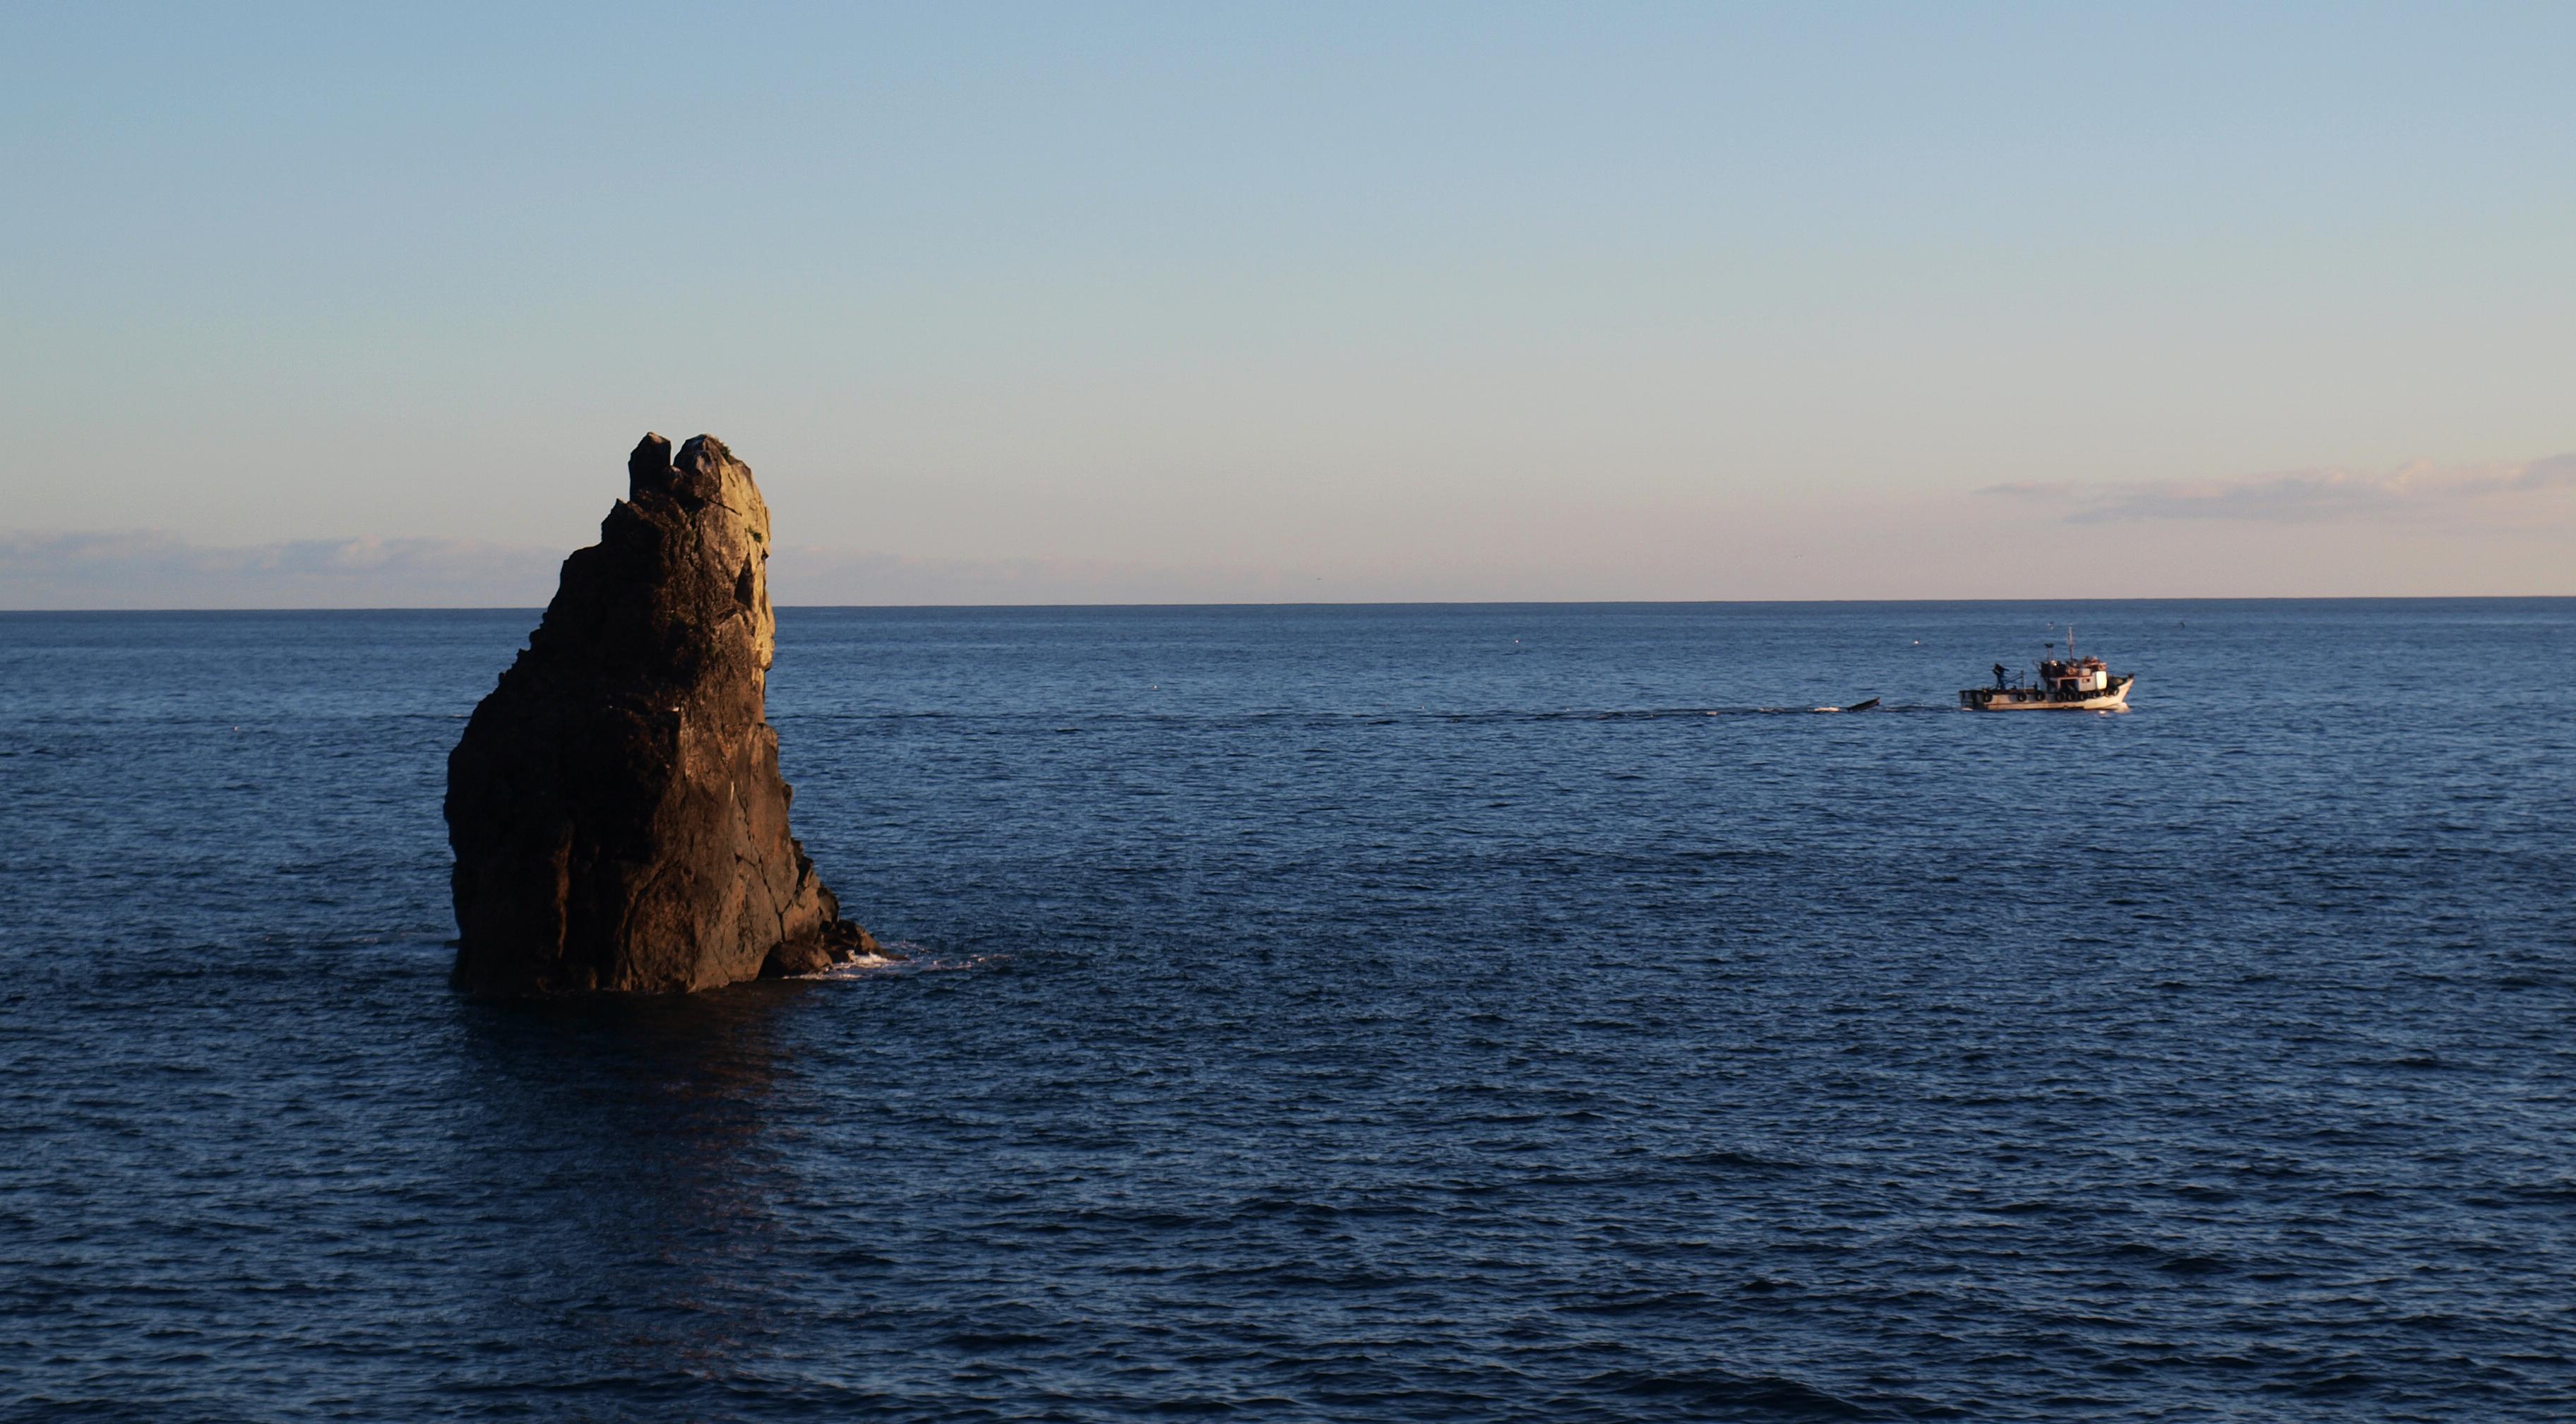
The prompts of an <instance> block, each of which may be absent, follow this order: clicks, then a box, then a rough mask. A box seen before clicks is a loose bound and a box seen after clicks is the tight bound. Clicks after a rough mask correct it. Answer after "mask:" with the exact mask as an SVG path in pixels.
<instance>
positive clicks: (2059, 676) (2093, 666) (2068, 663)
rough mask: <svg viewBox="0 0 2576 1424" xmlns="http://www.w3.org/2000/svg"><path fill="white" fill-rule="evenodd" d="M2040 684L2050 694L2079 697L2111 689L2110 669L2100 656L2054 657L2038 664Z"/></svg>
mask: <svg viewBox="0 0 2576 1424" xmlns="http://www.w3.org/2000/svg"><path fill="white" fill-rule="evenodd" d="M2039 682H2040V686H2042V687H2045V688H2047V689H2048V691H2049V694H2050V695H2051V696H2057V695H2064V696H2069V697H2081V696H2083V695H2085V694H2087V693H2093V692H2108V691H2110V690H2111V670H2110V668H2108V667H2106V666H2104V665H2103V662H2102V660H2101V659H2100V658H2076V657H2068V658H2055V659H2051V660H2049V661H2047V662H2043V663H2041V664H2040V665H2039Z"/></svg>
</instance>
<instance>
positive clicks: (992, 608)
mask: <svg viewBox="0 0 2576 1424" xmlns="http://www.w3.org/2000/svg"><path fill="white" fill-rule="evenodd" d="M2533 602H2560V603H2568V602H2576V593H2319V594H2303V593H2290V594H2282V593H2265V594H2241V595H2240V594H2198V593H2196V594H2132V595H2123V596H2116V597H2114V596H2104V595H2100V594H2085V595H2076V596H2067V597H2052V596H2046V595H2036V594H2035V595H2030V596H2027V597H2011V598H1459V599H1304V600H1297V601H1287V600H1279V601H1255V602H1244V601H1237V602H1212V603H1170V602H1111V603H777V604H772V605H771V606H770V607H771V611H772V612H773V613H783V612H787V611H789V610H791V609H792V610H795V611H799V612H811V613H846V612H887V613H898V612H921V613H940V612H958V613H965V612H1014V611H1019V612H1065V611H1085V610H1098V609H1148V610H1150V609H1196V608H1207V609H1217V608H1708V607H1720V606H1724V607H1745V608H1758V607H1803V606H1812V605H1818V604H1870V603H1882V604H1885V603H1893V604H1936V603H1944V604H1980V603H1992V604H2008V603H2067V604H2085V603H2533ZM546 608H547V605H546V604H542V603H527V604H517V603H456V604H412V603H386V604H345V605H331V606H327V607H326V606H313V607H277V606H268V607H238V608H181V607H169V608H0V617H6V618H34V617H83V618H86V617H107V616H118V615H127V616H166V615H170V614H184V613H194V614H210V615H211V614H243V613H273V614H308V613H534V614H543V613H544V612H545V610H546Z"/></svg>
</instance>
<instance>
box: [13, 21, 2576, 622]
mask: <svg viewBox="0 0 2576 1424" xmlns="http://www.w3.org/2000/svg"><path fill="white" fill-rule="evenodd" d="M0 45H5V48H6V51H7V52H8V53H9V54H10V55H11V57H12V61H13V63H12V77H11V82H10V84H9V85H7V86H5V87H0V191H5V192H7V193H8V194H10V195H11V203H10V206H11V212H10V214H9V216H8V218H7V220H6V221H5V222H0V423H4V424H0V428H5V429H6V431H7V433H8V435H9V437H10V440H11V444H12V447H13V448H12V459H11V461H10V462H9V468H8V473H7V474H6V476H5V479H6V482H7V483H6V496H7V498H6V505H5V507H0V607H20V608H23V607H102V606H206V607H234V606H268V605H316V604H319V605H335V604H337V605H383V604H457V603H475V604H511V605H525V604H532V603H536V602H541V601H542V600H543V599H544V597H545V596H546V594H547V593H548V592H549V591H550V590H551V587H552V580H553V569H554V566H555V563H556V561H557V560H559V559H560V557H561V556H562V554H563V553H564V552H565V551H566V550H568V549H570V548H572V547H574V546H576V545H579V544H582V543H586V542H589V541H590V540H591V539H592V538H594V537H595V535H596V529H597V524H598V520H599V518H600V516H601V515H602V514H603V513H604V512H605V511H606V509H607V507H608V505H609V503H610V501H611V500H613V499H614V498H615V496H616V495H617V494H618V493H619V492H620V491H621V489H622V470H623V461H624V455H625V452H626V450H627V449H628V447H629V446H631V445H632V444H633V443H634V441H635V439H636V437H637V436H638V435H639V434H641V433H642V432H643V431H645V430H646V429H655V430H659V431H661V432H663V433H664V434H667V435H670V436H673V437H675V438H679V437H685V436H687V435H690V434H694V433H697V432H699V431H713V432H715V433H717V434H719V435H721V436H723V437H724V438H725V439H726V440H727V441H728V442H729V443H730V444H731V445H732V446H733V447H734V449H735V450H736V451H737V453H739V454H741V455H742V456H743V457H744V458H745V459H747V460H748V461H749V462H750V463H751V464H752V466H753V467H754V469H755V470H756V471H757V472H758V474H759V478H760V481H761V485H762V488H763V491H764V492H765V494H766V495H767V498H768V500H769V503H770V506H771V509H772V512H773V515H774V517H775V519H776V522H777V534H778V544H779V553H778V555H777V556H776V559H775V561H774V563H773V570H772V574H773V588H774V590H775V592H776V595H777V597H778V598H779V600H780V601H782V602H789V603H794V602H809V603H810V602H886V603H904V602H993V601H999V602H1090V601H1105V602H1119V601H1198V600H1208V601H1231V600H1236V599H1254V600H1262V599H1291V600H1304V599H1327V600H1331V599H1413V598H1420V599H1443V598H1462V599H1487V598H1503V599H1513V598H1532V599H1545V598H1812V597H1925V598H1944V597H1984V596H1996V597H2058V598H2064V597H2084V596H2127V595H2171V596H2192V595H2209V596H2228V595H2244V594H2291V595H2297V594H2318V595H2328V594H2416V593H2425V594H2445V593H2461V594H2468V593H2546V594H2576V558H2570V557H2569V554H2568V550H2569V549H2570V548H2571V547H2576V281H2571V280H2570V279H2571V276H2576V256H2571V254H2576V85H2572V84H2570V83H2569V80H2568V67H2569V63H2570V60H2571V57H2576V7H2569V6H2563V5H2529V6H2503V5H2424V6H2368V5H2277V6H2266V7H2259V8H2257V7H2243V6H2234V5H2225V6H2219V5H2210V6H2195V5H2158V6H2136V7H2128V8H2114V7H2109V6H2062V5H2027V6H1999V5H1977V6H1964V5H1963V6H1920V5H1857V4H1855V5H1818V4H1786V5H1715V4H1710V5H1621V6H1576V5H1570V4H1569V5H1549V6H1538V5H1500V4H1473V5H1433V4H1415V5H1395V6H1359V5H1351V6H1339V5H1321V4H1299V5H1276V6H1267V7H1256V6H1207V5H1202V6H1187V5H1172V6H1129V5H1082V6H1074V5H1056V6H1038V5H1022V6H1001V5H991V6H986V5H940V6H929V5H924V6H916V7H909V8H900V9H897V8H869V9H862V8H857V7H811V8H794V7H747V6H740V5H729V6H725V7H721V8H714V7H710V8H707V9H703V10H686V9H679V8H671V7H642V6H605V5H603V6H596V7H579V6H547V7H524V6H509V7H491V8H485V9H476V8H471V7H463V6H453V5H449V6H437V7H416V8H414V9H412V10H410V11H407V12H397V11H393V10H390V9H379V8H377V7H355V6H321V5H317V6H311V7H302V8H282V7H257V8H253V7H240V8H233V7H179V6H171V7H166V8H134V7H117V6H107V5H98V6H90V5H83V6H51V7H40V6H35V5H17V6H8V7H5V8H0Z"/></svg>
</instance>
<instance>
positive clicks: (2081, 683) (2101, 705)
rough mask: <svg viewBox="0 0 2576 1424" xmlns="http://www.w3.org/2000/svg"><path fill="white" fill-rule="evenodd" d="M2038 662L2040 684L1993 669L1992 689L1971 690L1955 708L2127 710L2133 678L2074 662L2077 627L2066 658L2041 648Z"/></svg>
mask: <svg viewBox="0 0 2576 1424" xmlns="http://www.w3.org/2000/svg"><path fill="white" fill-rule="evenodd" d="M2041 647H2042V648H2043V650H2044V656H2042V657H2041V658H2040V662H2039V680H2038V681H2037V682H2030V681H2027V680H2023V679H2014V678H2008V676H2007V674H2006V673H2005V671H2004V665H2003V664H2002V663H1997V664H1995V685H1994V686H1992V687H1971V688H1968V689H1966V690H1965V691H1962V692H1961V693H1960V694H1959V705H1960V706H1962V707H1965V708H1968V709H1969V710H1970V711H1975V712H2125V711H2127V710H2129V688H2130V687H2131V686H2132V685H2134V684H2135V683H2136V682H2137V680H2138V675H2137V674H2136V673H2132V672H2113V671H2111V669H2110V667H2109V666H2108V665H2106V664H2105V663H2104V662H2103V661H2102V660H2101V659H2100V658H2088V657H2078V656H2077V655H2076V652H2075V627H2074V625H2073V624H2068V625H2067V629H2066V656H2065V657H2062V658H2061V657H2059V656H2057V645H2056V644H2055V643H2045V644H2042V645H2041Z"/></svg>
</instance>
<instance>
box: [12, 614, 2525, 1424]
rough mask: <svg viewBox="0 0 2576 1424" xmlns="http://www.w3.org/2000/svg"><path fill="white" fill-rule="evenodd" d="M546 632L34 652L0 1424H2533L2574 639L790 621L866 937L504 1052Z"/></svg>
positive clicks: (2273, 621) (1795, 626)
mask: <svg viewBox="0 0 2576 1424" xmlns="http://www.w3.org/2000/svg"><path fill="white" fill-rule="evenodd" d="M2068 617H2072V618H2073V619H2075V620H2076V622H2077V625H2078V630H2079V636H2081V637H2082V638H2083V640H2084V642H2085V644H2086V646H2087V648H2088V650H2098V651H2100V652H2101V653H2103V654H2104V655H2105V656H2107V657H2108V658H2109V659H2110V660H2111V662H2112V664H2113V666H2114V667H2115V668H2118V669H2121V670H2124V671H2136V672H2138V673H2139V674H2140V679H2139V683H2138V687H2137V692H2136V695H2135V703H2136V707H2135V710H2134V711H2133V712H2131V713H2129V714H2127V715H2124V716H2094V715H2081V714H2079V715H2030V716H1980V715H1976V714H1970V713H1963V712H1958V711H1955V710H1953V709H1952V707H1951V702H1952V699H1953V695H1954V693H1955V691H1956V690H1957V689H1958V688H1960V687H1963V686H1968V685H1971V684H1973V683H1976V682H1978V681H1981V680H1983V679H1984V677H1985V675H1986V674H1985V669H1986V667H1987V665H1988V664H1989V663H1990V662H1993V661H1995V660H1997V659H1998V658H2002V659H2004V660H2006V661H2010V662H2015V663H2019V662H2026V661H2028V660H2030V658H2031V657H2032V656H2034V655H2035V654H2036V653H2037V652H2038V644H2039V643H2040V641H2041V640H2042V639H2043V638H2044V637H2047V636H2050V634H2049V633H2048V632H2047V631H2046V630H2045V628H2044V625H2045V624H2046V623H2047V622H2048V621H2049V620H2051V619H2063V618H2068ZM532 621H533V615H532V614H529V613H524V612H518V613H510V612H455V613H333V614H196V615H179V614H170V615H140V614H115V615H71V616H61V615H5V616H0V826H5V832H0V975H4V976H5V977H0V1416H5V1417H7V1418H12V1419H17V1418H25V1419H48V1420H51V1419H149V1420H156V1421H189V1420H235V1419H290V1420H305V1419H393V1418H401V1419H442V1418H477V1419H480V1418H496V1419H528V1420H580V1419H597V1420H624V1419H647V1420H661V1419H673V1420H678V1419H689V1420H696V1419H707V1420H727V1419H741V1420H768V1419H811V1418H825V1417H865V1418H884V1419H922V1420H931V1419H938V1420H976V1419H1062V1420H1118V1419H1131V1418H1142V1417H1147V1416H1165V1415H1173V1414H1179V1415H1234V1416H1239V1417H1246V1418H1259V1419H1322V1418H1358V1417H1370V1418H1402V1419H1426V1420H1441V1419H1456V1420H1493V1419H1528V1420H1550V1421H1559V1420H1668V1419H1673V1418H1708V1419H1761V1420H1769V1419H1934V1418H1939V1419H1964V1420H2067V1419H2191V1420H2211V1419H2247V1420H2258V1419H2259V1420H2305V1419H2315V1420H2355V1419H2460V1420H2564V1419H2568V1418H2571V1417H2576V1100H2571V1096H2570V1094H2571V1086H2576V831H2571V827H2576V755H2572V754H2576V716H2571V713H2570V711H2569V704H2568V701H2567V696H2566V684H2567V680H2568V672H2567V669H2568V668H2570V667H2571V666H2576V602H2571V601H2547V600H2541V601H2465V602H2388V603H2369V602H2362V603H2354V602H2320V603H2205V602H2196V603H2102V604H2082V605H2061V606H2051V607H2045V608H2043V607H2037V606H2024V605H2011V604H1833V605H1770V606H1748V605H1714V606H1711V605H1689V606H1621V607H1609V606H1604V607H1547V606H1542V607H1425V608H1277V609H1273V608H1231V609H1088V610H1078V609H1074V610H1000V611H964V610H805V609H791V610H787V611H785V612H784V613H782V615H781V618H780V635H781V636H780V641H781V649H780V656H779V662H778V666H777V669H776V671H775V673H774V675H773V679H772V683H771V712H772V718H773V720H774V721H775V723H776V724H777V726H778V729H779V733H780V737H781V739H782V743H783V752H782V757H783V761H784V764H785V767H786V771H787V774H788V776H789V778H790V779H791V780H792V781H794V782H795V783H796V785H797V790H798V795H797V799H796V805H795V816H796V822H797V826H798V829H799V831H800V833H801V835H802V836H803V838H804V840H805V843H806V846H807V848H808V850H809V851H810V852H811V853H812V854H813V856H814V858H815V860H816V861H817V862H818V863H819V865H820V867H821V869H822V871H823V873H824V875H825V876H826V878H827V879H828V881H829V882H830V883H831V884H832V885H833V886H835V887H836V888H837V889H838V890H839V892H840V893H841V895H842V897H843V899H844V901H845V903H846V905H847V906H848V907H849V909H850V911H851V913H852V914H853V915H854V916H855V917H856V918H858V919H860V920H862V921H863V922H865V923H867V924H868V925H869V926H870V927H872V928H873V929H874V930H875V931H876V932H877V933H878V934H879V935H880V936H881V937H883V938H884V939H886V940H887V941H889V942H890V943H892V944H895V945H896V946H898V947H899V948H901V949H902V950H903V951H904V952H905V953H906V954H907V955H909V956H910V957H909V958H908V959H907V960H906V961H905V962H904V963H902V964H900V965H897V966H891V967H886V968H880V969H875V970H869V971H865V972H856V973H847V974H843V975H841V976H838V977H834V978H830V979H824V980H818V981H802V982H792V983H783V984H762V985H751V986H743V987H740V988H736V989H732V990H727V991H724V992H721V993H717V994H712V995H705V996H700V997H697V998H694V999H687V1000H667V1001H649V1002H605V1003H583V1004H571V1005H551V1006H525V1005H522V1006H493V1005H480V1004H472V1003H467V1002H464V1001H462V1000H460V999H459V998H458V997H456V996H455V995H454V994H452V993H451V992H450V991H449V989H448V988H447V985H446V980H445V975H446V970H447V965H448V959H449V955H450V953H451V950H450V948H449V944H448V941H449V939H450V937H451V936H452V935H453V933H454V926H453V922H452V920H451V918H450V915H449V911H448V904H447V886H446V872H447V854H446V847H445V840H444V829H443V826H442V824H441V822H440V819H439V797H440V793H441V789H442V786H443V782H444V771H445V768H444V758H445V755H446V752H447V750H448V748H449V746H450V745H452V743H453V742H454V740H455V738H456V736H457V734H458V731H459V730H460V728H461V726H462V720H461V719H462V718H463V717H464V715H465V714H466V712H467V711H468V710H469V709H470V708H471V707H472V705H473V703H474V701H475V700H476V699H477V698H478V697H479V696H481V695H482V694H483V693H484V692H485V691H487V690H489V688H490V687H491V685H492V682H493V680H494V678H495V677H496V676H497V675H498V673H499V672H500V670H501V668H502V667H503V666H504V665H505V664H506V663H507V662H508V661H509V659H510V657H511V655H512V653H513V652H514V651H515V650H516V648H517V647H518V646H519V644H520V641H521V639H522V637H523V635H524V634H525V632H526V630H527V628H528V627H529V625H530V624H531V623H532ZM1868 696H1877V697H1880V698H1883V699H1884V706H1883V707H1882V708H1881V709H1879V710H1876V711H1871V712H1863V713H1839V714H1837V713H1819V712H1815V711H1812V710H1810V709H1813V708H1816V707H1820V706H1830V705H1840V704H1843V703H1847V702H1850V701H1854V700H1857V699H1859V698H1863V697H1868Z"/></svg>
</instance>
